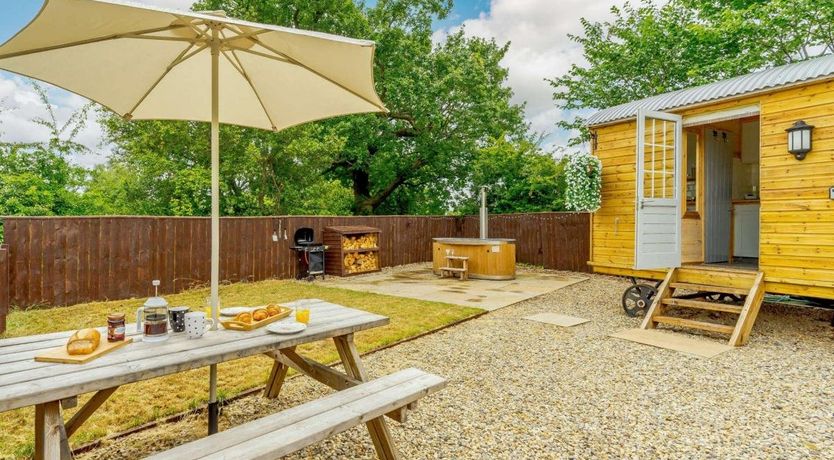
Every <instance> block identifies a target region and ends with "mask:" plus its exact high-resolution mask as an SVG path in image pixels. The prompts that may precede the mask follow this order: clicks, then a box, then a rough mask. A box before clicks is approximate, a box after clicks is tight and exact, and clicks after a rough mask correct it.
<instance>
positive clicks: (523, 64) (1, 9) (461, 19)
mask: <svg viewBox="0 0 834 460" xmlns="http://www.w3.org/2000/svg"><path fill="white" fill-rule="evenodd" d="M136 1H139V2H141V3H147V4H151V5H158V6H166V7H171V8H182V9H187V8H188V7H189V6H190V5H191V3H192V1H193V0H136ZM41 3H42V1H41V0H0V42H1V41H5V40H7V39H8V38H10V37H11V36H12V35H13V34H14V33H15V32H16V31H17V30H19V29H20V28H22V27H23V26H25V25H26V23H27V22H28V21H29V20H30V19H31V18H32V17H33V16H34V15H35V14H36V13H37V11H38V9H39V8H40V5H41ZM614 3H621V2H620V0H608V1H603V0H457V1H456V2H455V9H454V12H453V13H452V15H451V16H450V17H449V18H448V19H446V20H444V21H442V22H439V23H438V24H436V32H435V36H434V38H435V40H436V41H440V40H443V37H444V36H445V35H446V34H448V33H449V32H452V31H454V30H456V29H458V28H460V27H463V28H464V30H465V31H466V33H467V34H470V35H475V36H480V37H493V38H495V39H496V40H497V41H498V42H500V43H503V42H511V46H510V51H509V53H508V55H507V57H506V58H505V61H504V65H505V66H507V67H508V68H509V70H510V76H509V84H510V86H511V87H512V88H513V90H514V91H515V102H518V103H522V102H525V103H526V104H527V120H528V121H529V122H530V124H531V125H532V127H533V129H535V130H536V131H538V132H541V133H544V134H547V137H546V139H545V142H546V145H547V146H548V147H554V146H559V145H562V144H563V143H564V142H565V141H566V140H567V138H568V136H569V135H568V133H564V132H560V131H558V130H557V129H556V128H555V123H556V121H558V120H559V119H561V118H563V117H564V118H571V114H567V113H562V112H561V111H560V110H558V109H557V108H556V107H555V106H554V103H553V100H552V98H551V94H552V92H553V91H552V88H551V87H550V86H549V84H548V83H547V82H546V81H545V78H548V77H553V76H556V75H560V74H562V73H564V72H565V71H566V70H567V69H568V68H569V67H570V65H571V64H572V63H581V59H582V55H581V49H579V48H578V47H577V46H576V45H575V44H573V43H572V42H570V41H569V40H568V39H567V35H568V34H569V33H576V32H578V31H579V30H580V25H579V19H580V18H581V17H585V18H588V19H591V20H603V19H606V18H608V17H609V9H610V7H611V5H612V4H614ZM49 95H50V100H51V102H52V103H53V105H54V106H55V107H54V108H55V111H56V113H57V116H58V118H59V119H65V118H66V117H68V116H69V115H70V114H72V113H73V111H75V110H77V109H78V108H79V107H81V106H83V105H84V104H85V103H86V100H85V99H83V98H81V97H79V96H76V95H74V94H70V93H68V92H65V91H62V90H60V89H57V88H49ZM44 114H45V111H44V107H43V106H42V104H41V103H40V102H39V100H38V98H37V96H36V95H35V94H34V92H33V91H32V89H31V86H30V83H29V82H28V81H27V80H26V79H25V78H22V77H19V76H15V75H12V74H10V73H7V72H3V71H0V133H2V137H3V138H4V139H5V140H8V141H34V140H42V139H44V138H45V135H46V134H45V131H44V130H43V128H40V127H37V126H36V125H34V124H33V123H31V121H30V120H31V119H32V118H35V117H39V116H44ZM79 141H81V142H82V143H84V144H85V145H87V146H88V147H89V148H90V149H91V151H93V152H94V153H92V154H89V155H84V156H83V157H80V158H77V159H76V161H77V162H78V163H80V164H84V165H88V166H89V165H93V164H96V163H100V162H102V161H104V160H105V159H106V157H107V154H108V147H107V146H106V145H102V143H101V129H100V128H99V126H98V125H97V124H96V121H95V116H94V115H92V114H91V116H90V120H89V121H88V123H87V127H86V129H85V130H84V131H83V132H82V133H81V135H80V137H79Z"/></svg>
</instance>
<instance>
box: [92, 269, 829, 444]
mask: <svg viewBox="0 0 834 460" xmlns="http://www.w3.org/2000/svg"><path fill="white" fill-rule="evenodd" d="M627 286H628V283H627V282H626V281H624V280H622V279H617V278H612V277H606V276H598V275H593V276H591V279H590V280H588V281H585V282H582V283H579V284H576V285H573V286H569V287H567V288H565V289H562V290H559V291H555V292H553V293H550V294H546V295H543V296H540V297H537V298H534V299H531V300H528V301H525V302H522V303H519V304H516V305H514V306H510V307H507V308H504V309H501V310H498V311H495V312H492V313H489V314H487V315H486V316H482V317H480V318H478V319H475V320H472V321H468V322H465V323H463V324H460V325H458V326H455V327H452V328H449V329H446V330H443V331H441V332H438V333H435V334H432V335H429V336H426V337H423V338H420V339H417V340H414V341H411V342H407V343H404V344H401V345H397V346H395V347H393V348H390V349H387V350H384V351H381V352H378V353H374V354H372V355H370V356H368V357H366V358H365V363H366V365H367V366H368V367H369V369H370V371H371V373H372V374H374V375H383V374H387V373H390V372H394V371H396V370H399V369H402V368H405V367H410V366H415V367H419V368H421V369H424V370H426V371H429V372H434V373H437V374H440V375H443V376H445V377H447V378H448V379H449V386H448V387H447V388H446V389H444V390H442V391H441V392H439V393H436V394H434V395H432V396H429V397H427V398H425V399H424V400H423V401H422V402H421V404H419V406H418V408H417V410H416V411H415V412H413V413H411V414H410V415H409V420H408V422H407V423H406V424H404V425H399V424H396V423H390V426H391V427H392V432H393V436H394V438H395V441H396V443H397V445H398V447H399V448H400V450H401V452H402V454H403V458H409V459H429V458H432V459H436V458H443V459H446V458H450V459H451V458H453V459H519V458H745V459H746V458H834V387H833V386H832V384H834V341H832V338H834V329H832V328H831V326H829V325H828V320H829V319H830V317H831V312H830V311H821V310H812V309H800V308H794V307H785V306H776V305H766V306H764V307H763V309H762V312H761V314H760V315H759V319H758V321H757V323H756V326H755V328H754V330H753V334H752V336H751V339H750V342H749V344H748V345H747V346H746V347H743V348H739V349H736V350H733V351H730V352H726V353H723V354H721V355H719V356H717V357H715V358H712V359H703V358H696V357H690V356H688V355H683V354H679V353H675V352H671V351H668V350H661V349H657V348H652V347H647V346H643V345H638V344H633V343H630V342H625V341H621V340H618V339H613V338H610V337H608V334H610V333H612V332H615V331H617V330H620V329H623V328H628V327H636V326H637V325H638V324H639V320H637V319H631V318H627V317H626V316H625V315H624V314H623V312H622V309H621V308H620V306H619V299H620V296H621V295H622V291H623V289H625V287H627ZM545 311H550V312H558V313H564V314H568V315H575V316H582V317H585V318H589V319H591V320H592V321H591V322H590V323H586V324H583V325H580V326H577V327H574V328H570V329H568V328H560V327H556V326H551V325H546V324H540V323H535V322H531V321H526V320H522V319H521V318H522V317H524V316H527V315H530V314H534V313H539V312H545ZM266 372H267V370H266V369H265V370H264V373H265V374H266ZM325 392H326V391H325V390H323V389H322V387H321V386H320V385H318V384H314V383H312V382H311V380H310V379H306V378H295V379H291V380H290V381H288V383H287V384H286V385H285V387H284V390H283V393H282V397H281V398H279V401H267V400H265V399H263V398H261V397H250V398H244V399H242V400H239V401H236V402H234V403H232V404H230V405H229V406H227V407H226V408H225V409H224V416H223V418H222V423H223V425H224V427H227V426H229V425H230V424H238V423H243V422H245V421H248V420H251V419H254V418H259V417H262V416H264V415H266V414H269V413H273V412H276V411H278V410H281V409H283V408H285V407H289V406H292V405H295V404H298V403H300V402H303V401H307V400H310V399H313V398H315V397H318V396H320V395H322V394H324V393H325ZM204 431H205V425H204V421H203V419H202V418H200V419H197V418H194V419H191V420H186V421H184V422H180V423H175V424H168V425H164V426H161V427H158V428H155V429H152V430H148V431H145V432H142V433H138V434H134V435H132V436H129V437H127V438H125V439H121V440H118V441H111V442H108V443H107V444H105V445H104V446H103V447H101V448H98V449H96V450H94V451H92V452H90V453H88V454H86V455H84V456H83V457H82V458H102V459H118V458H137V457H139V456H141V455H147V454H149V453H151V452H152V451H155V450H160V449H164V448H167V447H170V446H171V445H173V444H177V443H180V442H183V441H184V440H187V439H191V438H193V437H195V436H197V435H199V434H202V433H203V432H204ZM293 458H323V459H324V458H327V459H330V458H374V453H373V446H372V444H371V442H370V439H369V438H368V436H367V433H366V431H365V429H364V427H361V428H354V429H352V430H349V431H347V432H345V433H342V434H340V435H338V436H335V437H332V438H330V439H328V440H327V441H326V442H323V443H321V444H319V445H316V446H313V447H311V448H308V449H306V450H304V451H302V452H301V453H299V454H298V455H296V456H294V457H293Z"/></svg>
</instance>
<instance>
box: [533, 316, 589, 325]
mask: <svg viewBox="0 0 834 460" xmlns="http://www.w3.org/2000/svg"><path fill="white" fill-rule="evenodd" d="M524 319H527V320H530V321H538V322H539V323H545V324H552V325H554V326H562V327H573V326H578V325H580V324H584V323H587V322H588V321H590V320H589V319H587V318H580V317H578V316H570V315H562V314H560V313H538V314H535V315H530V316H525V317H524Z"/></svg>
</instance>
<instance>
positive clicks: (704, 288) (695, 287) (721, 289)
mask: <svg viewBox="0 0 834 460" xmlns="http://www.w3.org/2000/svg"><path fill="white" fill-rule="evenodd" d="M672 287H673V288H675V289H684V290H687V291H697V292H717V293H721V294H735V295H747V293H749V292H750V289H744V288H739V287H731V286H710V285H707V284H693V283H672Z"/></svg>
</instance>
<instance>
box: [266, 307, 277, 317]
mask: <svg viewBox="0 0 834 460" xmlns="http://www.w3.org/2000/svg"><path fill="white" fill-rule="evenodd" d="M266 311H267V313H269V316H275V315H277V314H279V313H281V309H280V308H278V307H277V306H276V305H273V304H269V305H267V306H266Z"/></svg>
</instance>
